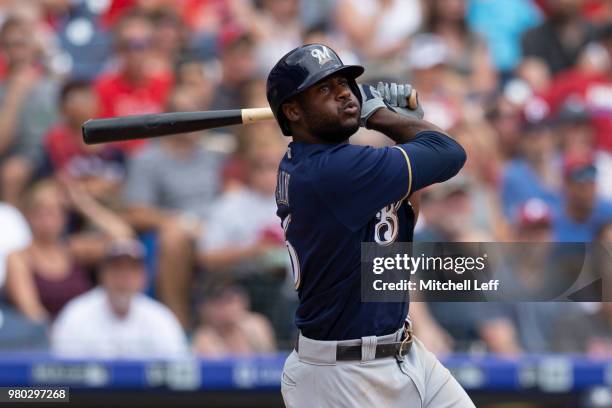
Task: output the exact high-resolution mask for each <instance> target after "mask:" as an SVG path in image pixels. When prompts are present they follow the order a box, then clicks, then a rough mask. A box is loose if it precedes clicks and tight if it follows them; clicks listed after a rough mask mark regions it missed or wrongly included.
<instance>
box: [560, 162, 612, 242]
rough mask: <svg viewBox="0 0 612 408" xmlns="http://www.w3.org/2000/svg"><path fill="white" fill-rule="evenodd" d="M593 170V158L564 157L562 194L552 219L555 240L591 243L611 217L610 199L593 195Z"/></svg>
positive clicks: (594, 172) (611, 206) (611, 203)
mask: <svg viewBox="0 0 612 408" xmlns="http://www.w3.org/2000/svg"><path fill="white" fill-rule="evenodd" d="M596 173H597V171H596V168H595V165H594V163H593V158H592V157H589V156H575V155H574V156H571V155H568V156H566V157H565V158H564V164H563V175H564V182H565V184H564V191H563V193H564V197H563V201H562V205H561V206H560V209H559V212H558V214H557V215H556V216H555V219H554V222H553V235H554V240H555V241H559V242H591V241H593V239H594V238H595V235H596V233H597V231H598V229H599V228H600V227H601V226H602V225H603V224H604V223H605V222H607V221H609V220H612V202H610V201H604V200H601V199H598V198H597V196H596V194H595V178H596Z"/></svg>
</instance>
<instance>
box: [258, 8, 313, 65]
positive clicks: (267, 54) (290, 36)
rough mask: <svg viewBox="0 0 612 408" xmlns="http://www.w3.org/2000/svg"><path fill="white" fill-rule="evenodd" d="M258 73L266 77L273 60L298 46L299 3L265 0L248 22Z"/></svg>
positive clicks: (299, 28)
mask: <svg viewBox="0 0 612 408" xmlns="http://www.w3.org/2000/svg"><path fill="white" fill-rule="evenodd" d="M249 23H250V25H249V26H248V27H250V28H251V31H252V32H253V36H254V38H255V43H256V51H255V53H256V55H257V60H258V68H259V72H260V73H261V74H262V75H267V73H268V72H270V70H271V69H272V67H273V66H274V64H275V63H276V61H278V60H279V59H280V58H281V57H282V56H283V55H285V54H286V53H288V52H289V51H291V50H292V49H294V48H295V47H297V46H299V45H300V44H301V34H302V31H303V27H302V22H301V21H300V0H264V1H262V2H261V10H259V11H256V10H253V14H252V17H251V18H250V21H249Z"/></svg>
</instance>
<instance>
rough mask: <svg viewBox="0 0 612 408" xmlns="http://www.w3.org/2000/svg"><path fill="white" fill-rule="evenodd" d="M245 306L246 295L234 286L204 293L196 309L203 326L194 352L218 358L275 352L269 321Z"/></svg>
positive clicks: (197, 333) (195, 336) (246, 301)
mask: <svg viewBox="0 0 612 408" xmlns="http://www.w3.org/2000/svg"><path fill="white" fill-rule="evenodd" d="M248 303H249V302H248V296H247V295H246V293H245V292H244V291H243V290H241V289H240V288H239V287H237V286H231V285H230V286H225V287H220V288H218V289H217V290H213V291H210V292H209V293H208V294H206V295H205V297H204V300H203V301H202V302H201V304H200V306H199V315H200V319H201V321H202V324H201V325H200V326H199V327H198V328H197V329H196V331H195V335H194V339H193V352H194V353H195V354H196V355H200V356H205V357H221V356H226V355H230V354H241V355H248V354H254V353H269V352H272V351H275V350H276V344H275V341H274V331H273V330H272V326H271V325H270V322H269V321H268V320H267V319H266V318H265V317H264V316H262V315H260V314H258V313H253V312H251V311H250V310H249V307H248Z"/></svg>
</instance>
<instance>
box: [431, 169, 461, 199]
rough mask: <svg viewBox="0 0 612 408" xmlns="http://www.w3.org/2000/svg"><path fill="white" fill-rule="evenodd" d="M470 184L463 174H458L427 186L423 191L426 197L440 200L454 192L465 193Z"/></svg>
mask: <svg viewBox="0 0 612 408" xmlns="http://www.w3.org/2000/svg"><path fill="white" fill-rule="evenodd" d="M470 186H471V183H470V179H469V178H468V177H467V176H466V175H464V174H458V175H456V176H455V177H453V178H451V179H449V180H447V181H445V182H444V183H438V184H434V185H433V186H431V187H429V188H427V189H426V190H425V193H426V196H427V198H428V199H430V198H431V199H434V200H442V199H445V198H448V197H450V196H453V195H456V194H467V193H468V192H469V190H470Z"/></svg>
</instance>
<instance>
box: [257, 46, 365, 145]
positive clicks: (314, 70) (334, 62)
mask: <svg viewBox="0 0 612 408" xmlns="http://www.w3.org/2000/svg"><path fill="white" fill-rule="evenodd" d="M363 71H364V69H363V67H362V66H361V65H344V64H343V63H342V60H341V59H340V57H338V54H336V53H335V52H334V50H332V49H331V48H329V47H327V46H325V45H323V44H307V45H303V46H301V47H298V48H296V49H294V50H292V51H290V52H288V53H287V54H285V55H284V56H283V57H282V58H281V59H280V61H278V62H277V63H276V65H275V66H274V67H273V68H272V70H271V71H270V74H269V75H268V82H267V85H266V88H267V89H266V96H267V97H268V103H269V104H270V107H271V108H272V112H274V117H276V120H277V122H278V124H279V126H280V128H281V129H282V131H283V134H284V135H285V136H291V128H290V127H289V122H288V120H287V118H286V117H285V114H284V113H283V110H282V109H281V106H282V105H283V103H285V102H286V101H287V100H288V99H289V98H291V97H293V96H295V95H297V94H299V93H300V92H302V91H304V90H306V88H308V87H310V86H312V85H314V84H315V83H317V82H319V81H320V80H322V79H323V78H326V77H328V76H330V75H333V74H335V73H338V72H340V73H343V74H345V75H346V78H347V79H348V80H349V86H350V87H351V90H352V91H353V93H354V94H355V96H356V97H357V99H359V103H360V104H361V93H360V92H359V88H357V82H355V78H357V77H358V76H359V75H361V74H363Z"/></svg>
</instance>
